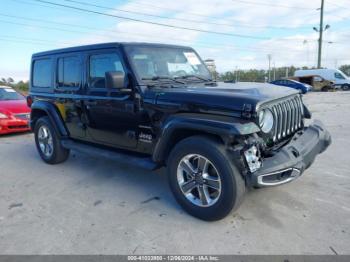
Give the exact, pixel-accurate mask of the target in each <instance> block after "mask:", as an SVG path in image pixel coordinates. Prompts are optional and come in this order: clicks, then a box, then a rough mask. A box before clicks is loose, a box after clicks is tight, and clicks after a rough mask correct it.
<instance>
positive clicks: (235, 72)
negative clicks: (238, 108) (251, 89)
mask: <svg viewBox="0 0 350 262" xmlns="http://www.w3.org/2000/svg"><path fill="white" fill-rule="evenodd" d="M235 73H236V83H237V82H238V67H237V66H236V72H235Z"/></svg>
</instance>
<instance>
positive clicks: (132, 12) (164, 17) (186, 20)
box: [64, 0, 306, 30]
mask: <svg viewBox="0 0 350 262" xmlns="http://www.w3.org/2000/svg"><path fill="white" fill-rule="evenodd" d="M64 1H66V2H70V3H76V4H80V5H85V6H92V7H97V8H101V9H105V10H115V11H118V12H124V13H129V14H136V15H142V16H149V17H154V18H161V19H169V20H175V21H182V22H191V23H199V24H202V25H203V24H208V25H219V26H227V27H231V28H237V27H238V26H239V27H247V28H260V29H261V28H263V29H264V28H270V29H277V30H288V29H292V30H294V29H295V28H298V27H286V26H257V25H247V24H243V23H240V22H239V24H238V25H237V26H235V25H232V23H217V22H210V21H200V20H193V19H185V18H177V17H169V16H162V15H154V14H149V13H146V12H138V11H130V10H125V9H120V8H113V7H110V6H102V5H96V4H91V3H87V2H82V1H75V0H64ZM299 28H301V27H299ZM305 28H306V27H305Z"/></svg>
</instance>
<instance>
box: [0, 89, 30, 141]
mask: <svg viewBox="0 0 350 262" xmlns="http://www.w3.org/2000/svg"><path fill="white" fill-rule="evenodd" d="M29 119H30V108H29V107H28V106H27V101H26V98H25V97H24V96H22V95H21V94H19V93H17V92H16V91H15V90H13V89H12V88H11V87H7V86H0V135H2V134H8V133H15V132H25V131H29V130H30V128H29Z"/></svg>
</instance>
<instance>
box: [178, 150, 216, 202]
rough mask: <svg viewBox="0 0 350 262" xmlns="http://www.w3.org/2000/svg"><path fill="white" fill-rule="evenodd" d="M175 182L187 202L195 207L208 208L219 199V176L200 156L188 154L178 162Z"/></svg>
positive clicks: (208, 162) (211, 165) (209, 163)
mask: <svg viewBox="0 0 350 262" xmlns="http://www.w3.org/2000/svg"><path fill="white" fill-rule="evenodd" d="M177 182H178V185H179V187H180V189H181V192H182V193H183V194H184V196H185V197H186V198H187V200H189V201H190V202H191V203H192V204H194V205H196V206H200V207H210V206H212V205H214V204H215V203H216V202H217V201H218V199H219V198H220V195H221V178H220V174H219V172H218V171H217V169H216V168H215V166H214V165H213V163H212V162H211V161H209V160H208V159H207V158H206V157H204V156H202V155H199V154H189V155H186V156H184V157H183V158H182V159H181V160H180V162H179V164H178V167H177Z"/></svg>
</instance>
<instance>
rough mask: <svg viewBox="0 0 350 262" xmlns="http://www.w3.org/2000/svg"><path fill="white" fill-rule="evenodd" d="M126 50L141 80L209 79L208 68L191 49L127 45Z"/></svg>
mask: <svg viewBox="0 0 350 262" xmlns="http://www.w3.org/2000/svg"><path fill="white" fill-rule="evenodd" d="M126 51H127V53H128V56H129V59H130V61H131V63H132V65H133V67H134V69H135V70H136V74H137V75H138V77H139V78H140V79H141V80H159V79H164V78H165V79H166V78H171V79H176V78H195V79H196V80H197V81H198V80H199V81H203V80H208V79H211V75H210V73H209V71H208V69H207V68H206V66H205V65H204V64H203V63H202V61H201V59H200V58H199V57H198V55H197V54H196V53H195V52H194V51H193V50H192V49H185V48H175V47H154V46H152V47H148V46H147V47H141V46H127V47H126Z"/></svg>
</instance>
